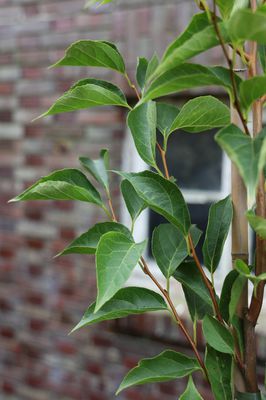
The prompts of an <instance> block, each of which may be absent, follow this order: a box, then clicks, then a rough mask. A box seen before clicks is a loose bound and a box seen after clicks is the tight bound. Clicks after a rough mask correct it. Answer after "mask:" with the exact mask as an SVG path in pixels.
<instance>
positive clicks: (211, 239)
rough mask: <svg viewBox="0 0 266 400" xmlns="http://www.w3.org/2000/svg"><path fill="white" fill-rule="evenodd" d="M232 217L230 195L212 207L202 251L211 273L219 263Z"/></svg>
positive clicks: (205, 263)
mask: <svg viewBox="0 0 266 400" xmlns="http://www.w3.org/2000/svg"><path fill="white" fill-rule="evenodd" d="M232 218H233V206H232V202H231V197H230V196H228V197H226V198H225V199H223V200H221V201H218V202H217V203H215V204H213V205H212V206H211V207H210V211H209V218H208V225H207V230H206V235H205V240H204V244H203V248H202V251H203V258H204V265H205V266H206V267H207V268H208V270H209V271H210V272H211V273H214V272H215V271H216V269H217V267H218V265H219V262H220V259H221V255H222V252H223V247H224V243H225V240H226V238H227V235H228V232H229V229H230V225H231V222H232Z"/></svg>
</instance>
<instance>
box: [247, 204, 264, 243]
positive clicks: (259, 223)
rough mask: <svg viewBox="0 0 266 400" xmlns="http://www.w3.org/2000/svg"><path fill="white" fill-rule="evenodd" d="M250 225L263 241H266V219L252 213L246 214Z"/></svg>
mask: <svg viewBox="0 0 266 400" xmlns="http://www.w3.org/2000/svg"><path fill="white" fill-rule="evenodd" d="M246 216H247V219H248V222H249V225H250V226H251V228H252V229H254V231H255V232H256V233H257V235H259V236H260V237H261V238H262V239H266V219H265V218H262V217H258V216H257V215H255V214H254V212H252V211H248V212H247V213H246Z"/></svg>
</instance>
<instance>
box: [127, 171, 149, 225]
mask: <svg viewBox="0 0 266 400" xmlns="http://www.w3.org/2000/svg"><path fill="white" fill-rule="evenodd" d="M121 192H122V195H123V198H124V200H125V203H126V206H127V209H128V212H129V214H130V216H131V219H132V223H133V225H134V223H135V221H136V219H137V218H138V216H139V215H140V213H141V212H142V211H143V210H144V209H145V208H146V205H145V202H144V201H143V200H142V199H141V198H140V197H139V196H138V194H137V192H136V190H135V189H134V187H133V186H132V185H131V183H130V182H129V181H128V180H127V179H124V180H123V181H122V182H121Z"/></svg>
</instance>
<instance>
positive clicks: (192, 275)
mask: <svg viewBox="0 0 266 400" xmlns="http://www.w3.org/2000/svg"><path fill="white" fill-rule="evenodd" d="M173 277H174V278H175V279H176V280H177V281H178V282H180V283H181V284H182V285H184V286H185V287H186V288H188V289H190V290H192V291H193V293H195V294H196V295H197V296H198V297H200V299H201V301H203V302H205V303H206V304H209V305H210V306H212V301H211V298H210V294H209V291H208V289H207V288H206V286H205V285H204V283H203V281H202V277H201V275H200V272H199V270H198V268H197V266H196V264H195V262H194V261H191V260H189V261H184V262H183V263H182V264H181V265H180V266H179V267H178V268H177V270H176V271H175V272H174V275H173Z"/></svg>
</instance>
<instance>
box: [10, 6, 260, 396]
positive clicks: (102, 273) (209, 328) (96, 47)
mask: <svg viewBox="0 0 266 400" xmlns="http://www.w3.org/2000/svg"><path fill="white" fill-rule="evenodd" d="M111 2H112V0H89V1H88V2H87V5H101V4H108V3H111ZM196 3H197V5H198V6H199V7H200V8H201V9H204V12H201V13H199V14H196V15H194V16H193V17H192V19H191V21H190V23H189V24H188V26H187V28H186V29H185V30H184V32H182V33H181V34H180V35H179V36H178V37H177V38H176V39H175V40H173V42H172V43H171V44H170V45H169V46H168V48H167V49H166V51H165V53H164V56H163V58H162V59H161V60H159V58H158V56H157V55H156V53H155V54H154V55H153V56H152V57H151V59H149V60H148V59H146V58H144V57H140V58H138V61H137V68H136V72H135V77H136V84H137V86H135V83H134V82H131V80H130V78H129V75H128V71H127V70H126V67H125V62H124V59H123V56H122V55H121V54H120V52H119V50H118V49H117V47H116V46H115V45H114V44H113V43H110V42H107V41H103V40H80V41H78V42H75V43H73V44H72V45H71V46H70V47H69V48H68V49H67V50H66V52H65V55H64V56H63V58H62V59H60V60H59V61H58V62H56V63H55V64H54V65H53V66H54V67H64V66H78V67H86V68H87V67H96V68H105V69H108V70H109V71H110V72H112V73H113V71H116V72H118V73H120V78H121V79H123V80H124V83H125V84H128V85H129V86H130V88H131V89H134V91H135V92H136V101H135V104H133V105H132V106H131V104H132V103H133V100H132V98H131V100H130V105H129V104H128V102H127V99H126V97H125V95H124V93H123V92H122V91H121V90H120V89H119V88H118V87H117V86H115V85H114V84H113V83H110V82H107V81H103V80H99V79H94V78H93V77H90V76H89V77H87V75H85V79H82V80H80V81H78V82H76V83H75V84H74V85H73V86H72V87H71V88H70V89H69V90H68V91H67V92H65V93H64V94H63V95H62V96H61V97H60V98H59V99H58V100H56V101H55V103H54V104H53V105H52V106H51V107H50V108H49V109H48V111H46V112H45V113H44V114H42V115H41V117H44V116H48V115H54V114H59V113H64V112H71V111H76V110H83V109H89V108H91V107H97V106H107V107H108V106H119V107H124V108H125V109H126V112H127V119H126V120H127V125H128V127H129V129H130V131H131V134H132V136H133V140H134V144H135V147H136V150H137V151H138V153H139V155H140V157H141V158H142V160H143V161H144V162H145V163H147V164H148V166H149V167H151V168H152V169H153V170H148V171H143V172H140V173H132V172H124V171H121V172H118V174H119V175H120V176H122V178H123V179H122V182H121V193H122V195H123V199H124V202H125V204H126V207H127V209H128V212H129V214H130V217H131V220H132V224H131V229H130V230H129V229H128V228H127V227H126V226H124V225H123V224H121V223H119V222H118V218H117V216H116V215H115V211H114V208H115V207H113V204H112V190H111V187H110V179H109V169H110V167H109V153H108V150H102V151H101V152H100V155H99V158H98V159H96V160H94V159H91V158H89V157H88V156H87V155H83V156H82V157H80V159H79V160H80V163H81V165H82V167H83V168H84V170H85V172H86V173H87V174H89V175H91V176H92V177H93V178H94V179H95V180H96V183H97V184H98V186H100V190H102V191H103V196H101V195H100V193H99V192H98V190H96V188H95V187H94V186H93V185H92V184H91V182H90V181H89V180H88V178H87V177H86V175H85V174H83V173H82V172H81V171H80V170H78V169H73V168H72V169H71V168H70V169H63V170H60V171H54V172H53V173H51V174H50V175H48V176H46V177H42V178H41V179H40V180H39V181H37V182H36V183H35V184H33V185H32V186H31V187H29V188H28V189H26V190H25V191H23V192H22V193H21V194H20V195H18V196H17V197H15V198H14V199H12V200H11V201H24V200H78V201H83V202H87V203H92V204H95V205H97V206H99V207H100V208H101V209H102V210H101V211H104V212H105V214H106V221H102V222H100V223H97V224H96V225H94V226H93V227H91V228H90V229H88V230H87V231H86V232H85V233H83V234H82V235H80V236H79V237H77V238H76V239H75V240H73V241H72V242H71V243H70V244H69V245H68V246H67V247H66V248H65V249H64V250H63V251H62V252H61V253H60V254H59V255H67V254H73V253H78V254H84V255H86V254H95V258H96V275H97V298H96V301H95V302H93V303H92V304H91V305H90V306H89V307H88V309H87V310H86V312H85V314H84V316H83V318H82V319H81V321H80V322H79V323H78V324H77V325H76V326H75V327H74V329H73V330H72V331H76V330H78V329H80V328H82V327H85V326H89V325H92V324H95V323H97V322H101V321H106V320H111V319H117V318H122V317H125V316H130V315H133V314H142V313H145V312H151V311H167V312H169V313H170V315H171V316H172V318H173V319H174V320H175V322H176V323H177V327H178V328H180V329H181V331H182V332H183V334H184V336H185V338H186V339H187V340H188V344H189V345H190V346H191V348H192V350H193V351H194V354H195V355H196V358H191V357H188V356H186V355H184V354H180V353H176V352H174V351H171V350H167V351H165V352H163V353H161V354H159V355H158V356H156V357H154V358H151V359H146V360H142V361H141V362H140V363H139V364H138V366H137V367H136V368H134V369H132V370H131V371H130V372H129V373H128V374H127V375H126V377H125V378H124V380H123V382H122V383H121V385H120V387H119V389H118V393H120V392H121V391H122V390H123V389H126V388H129V387H131V386H133V385H140V384H144V383H152V382H164V381H169V380H173V379H177V378H182V377H185V376H189V378H188V385H187V388H186V390H185V391H184V393H183V394H182V395H181V397H180V399H181V400H192V399H193V400H202V397H201V395H200V394H199V392H198V391H197V389H196V387H195V385H194V382H193V379H192V376H191V374H192V373H193V372H196V371H201V372H203V376H204V377H206V378H207V381H209V382H210V384H211V388H212V392H213V395H214V398H215V400H233V398H234V393H233V392H234V390H233V389H234V388H233V383H234V377H233V370H234V368H235V365H236V364H239V365H238V367H239V368H241V362H239V357H238V355H239V353H240V358H241V357H242V359H243V360H245V362H246V361H247V359H246V349H245V344H246V340H244V339H245V338H244V336H245V335H244V334H245V324H244V322H243V319H242V317H241V318H240V317H239V315H238V314H239V312H238V311H239V310H238V309H239V300H240V298H241V295H242V293H243V291H244V290H246V288H247V283H248V281H251V282H252V283H253V285H254V289H253V301H254V299H255V301H256V302H258V299H257V298H256V296H257V295H258V293H259V291H257V286H258V284H259V283H260V282H262V281H265V280H266V272H265V271H261V273H260V274H258V273H257V275H256V273H254V272H253V266H248V265H247V264H246V263H245V262H244V261H243V260H242V259H240V258H239V259H236V260H235V258H236V257H234V268H235V269H234V270H232V271H230V272H229V274H228V275H227V276H226V278H225V280H224V282H223V287H222V292H221V296H220V299H219V298H218V296H217V295H216V289H215V287H214V275H213V274H214V272H215V271H216V269H217V268H218V265H219V262H220V260H221V256H222V252H223V248H224V243H225V240H226V237H227V235H228V231H229V229H230V224H231V221H232V217H233V207H232V202H231V198H230V196H228V197H226V198H225V199H222V200H220V201H218V202H216V203H215V204H213V205H212V206H211V207H210V210H209V219H208V225H207V229H206V233H205V240H204V244H203V247H202V249H201V250H202V254H203V259H204V263H203V264H204V266H202V265H201V263H200V257H198V255H197V252H198V247H199V246H198V247H197V248H196V246H197V245H198V243H200V236H201V231H200V230H199V229H198V228H197V227H196V226H195V225H193V221H191V217H190V213H189V209H188V205H187V203H186V201H185V198H184V196H183V194H182V192H181V190H180V189H179V187H178V185H177V184H176V179H175V177H174V176H170V174H171V172H172V171H170V173H169V171H168V167H167V156H168V154H167V150H168V147H169V143H170V141H169V143H168V139H169V136H170V134H171V133H172V132H174V131H176V130H179V131H185V132H188V133H184V134H185V135H187V134H189V133H195V132H206V131H208V130H212V129H215V128H220V127H222V128H223V129H221V130H220V131H219V132H218V134H217V135H216V141H217V142H218V144H219V146H220V147H221V148H222V149H223V150H224V151H225V152H226V153H227V155H228V156H229V157H230V159H231V160H232V162H233V163H234V164H235V165H236V167H237V168H238V171H239V174H240V175H241V177H242V179H243V181H244V184H245V185H246V188H247V192H248V208H249V211H248V212H247V213H246V217H247V221H248V222H249V225H250V226H251V228H252V229H253V230H254V231H255V233H256V236H257V237H259V238H260V239H261V240H266V220H265V218H264V216H263V215H256V214H255V212H254V211H253V210H256V212H257V213H259V209H260V207H257V206H256V204H255V203H256V194H257V188H258V184H259V178H260V176H261V174H262V173H263V171H264V176H265V177H266V129H263V130H262V132H261V133H260V134H258V135H256V137H255V138H253V137H252V135H249V125H247V122H246V120H248V117H249V112H250V110H251V108H252V106H253V104H254V102H255V101H256V102H257V103H256V104H258V102H259V101H261V99H263V100H264V96H265V94H266V89H265V88H266V78H265V75H263V74H261V75H259V74H257V73H256V74H255V76H252V77H251V75H252V74H250V77H249V79H245V80H242V79H241V78H240V77H239V76H238V73H237V69H236V68H235V67H236V60H237V58H238V57H239V56H240V57H241V59H242V64H243V67H244V68H247V69H248V68H249V70H250V71H253V70H255V69H254V65H253V64H252V63H253V61H254V60H253V59H252V58H250V57H247V54H246V53H245V51H246V50H245V48H246V46H245V43H244V42H245V41H246V40H249V41H250V40H255V41H257V42H258V43H259V52H258V53H259V55H260V60H261V66H262V70H263V72H265V65H266V61H265V60H266V58H265V45H266V34H265V32H266V5H265V4H264V5H260V6H259V7H258V10H256V11H254V12H252V11H251V9H250V4H249V2H248V0H236V1H233V0H216V1H215V2H214V3H216V6H217V7H214V5H215V4H214V3H213V2H207V1H206V0H201V1H199V0H196ZM211 3H212V4H211ZM260 4H261V3H260ZM216 8H217V10H218V9H219V15H220V16H221V18H222V19H220V17H219V16H217V15H215V12H216ZM247 27H248V28H247ZM218 45H221V46H222V48H223V52H224V55H225V56H226V57H225V58H226V61H227V65H228V68H224V67H222V66H204V65H199V64H195V63H192V62H191V63H188V61H189V60H191V58H193V57H194V56H197V55H200V54H202V53H204V52H205V51H207V50H209V49H212V48H214V47H216V46H218ZM228 45H229V46H230V47H231V48H232V53H230V54H229V52H228V47H229V46H228ZM231 54H232V55H231ZM230 57H231V58H232V59H231V58H230ZM85 71H86V70H85ZM90 71H92V69H91V68H90ZM260 72H261V71H260ZM243 75H244V74H243ZM121 85H123V86H122V87H124V84H123V83H122V81H121ZM214 86H219V87H220V88H223V89H224V90H225V92H226V93H227V94H228V95H229V100H230V106H231V108H232V106H235V108H236V112H237V114H238V117H239V119H240V120H241V121H242V125H243V128H244V131H245V133H244V132H243V131H242V130H241V129H240V128H238V127H237V126H235V125H232V124H231V125H230V111H229V107H227V105H226V102H221V101H220V100H219V99H217V98H216V97H215V96H211V95H205V96H199V97H195V93H196V91H197V88H200V87H211V88H212V93H215V91H214V90H213V87H214ZM191 89H192V90H193V92H192V93H191V91H190V90H191ZM195 89H196V91H195ZM184 91H186V97H187V96H188V95H189V96H190V97H191V98H190V99H188V101H187V102H186V103H185V104H184V105H183V106H182V108H181V109H179V108H178V107H176V105H174V104H171V98H170V97H169V98H168V99H167V100H166V102H163V103H161V102H156V101H155V99H157V98H160V97H164V96H169V95H173V94H177V93H180V92H184ZM163 101H164V100H163ZM256 122H258V121H256ZM206 134H208V133H206ZM157 135H158V136H160V135H161V137H160V138H159V137H157ZM193 137H194V136H193V135H191V139H193ZM177 140H178V138H177ZM157 147H158V150H157V151H156V148H157ZM206 150H207V151H208V149H206ZM128 156H130V155H128V154H125V157H128ZM184 156H185V155H184ZM197 157H199V158H200V157H204V155H202V154H197ZM159 158H160V159H161V160H160V161H161V162H160V161H159ZM161 165H162V166H163V168H162V167H161ZM154 170H155V172H154ZM114 172H115V171H114ZM261 191H262V186H260V192H261ZM146 208H149V209H151V210H153V211H154V212H155V213H157V214H159V215H160V216H161V217H163V218H165V219H166V220H167V223H164V224H161V225H159V226H157V227H156V228H155V229H154V232H153V237H152V243H151V248H152V253H153V256H154V259H155V261H156V263H157V266H156V268H157V267H158V268H159V270H160V271H161V272H162V274H160V271H159V275H160V277H161V278H160V279H158V278H157V273H156V272H154V269H153V268H149V265H148V264H147V261H146V260H145V259H144V257H143V253H144V250H145V246H146V243H147V241H146V240H145V241H143V242H142V243H136V242H135V238H134V225H135V222H136V220H137V218H138V217H139V215H140V214H141V212H142V211H143V210H144V209H146ZM235 209H236V210H237V211H239V210H238V203H237V201H236V200H234V210H235ZM238 215H239V212H238ZM234 221H235V220H234ZM240 225H241V224H240ZM234 228H236V227H234ZM240 229H241V228H240ZM234 230H235V229H234ZM239 238H240V239H241V240H240V242H241V241H242V232H241V231H240V232H239ZM239 254H241V256H242V253H241V250H239ZM259 256H260V254H259V255H258V254H257V255H256V262H258V261H257V260H258V257H259ZM239 257H240V256H239ZM135 267H136V268H139V270H140V272H141V270H142V272H143V278H144V277H146V278H147V279H148V278H149V279H150V281H151V282H152V283H154V284H155V286H156V289H157V291H159V294H158V293H156V292H153V291H152V290H149V289H145V288H141V287H126V288H125V287H124V285H125V284H126V282H127V280H128V279H129V277H130V275H131V273H132V271H133V270H134V268H135ZM205 267H206V268H205ZM158 268H157V269H158ZM206 269H207V270H208V271H207V272H206ZM209 273H210V274H209ZM209 276H210V278H211V280H209V278H208V277H209ZM171 278H173V279H172V280H171V284H172V283H173V286H174V285H175V286H176V285H177V286H178V284H180V285H181V286H182V289H183V292H184V295H185V299H186V303H187V307H188V310H189V313H190V316H191V320H192V322H193V327H194V330H193V333H194V337H193V338H192V337H191V334H190V330H189V329H187V327H186V324H185V323H183V321H182V318H181V317H180V316H179V315H178V308H177V307H176V304H175V300H176V299H175V298H173V297H171V296H172V293H174V290H172V285H170V279H171ZM180 285H179V286H180ZM242 311H243V310H242ZM249 311H250V310H249ZM200 320H202V321H203V322H202V327H203V329H202V332H203V336H204V339H205V342H206V343H207V345H206V349H207V351H206V356H205V360H204V361H203V360H202V359H201V355H200V354H199V352H198V344H197V334H198V332H199V330H198V329H197V328H198V327H197V323H198V321H200ZM254 325H255V323H254ZM232 333H233V334H232ZM233 335H234V337H233ZM246 364H247V363H246ZM245 367H246V368H247V366H245ZM236 398H237V399H238V400H240V399H247V400H248V399H254V400H255V399H260V398H261V396H260V395H259V394H253V393H236Z"/></svg>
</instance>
